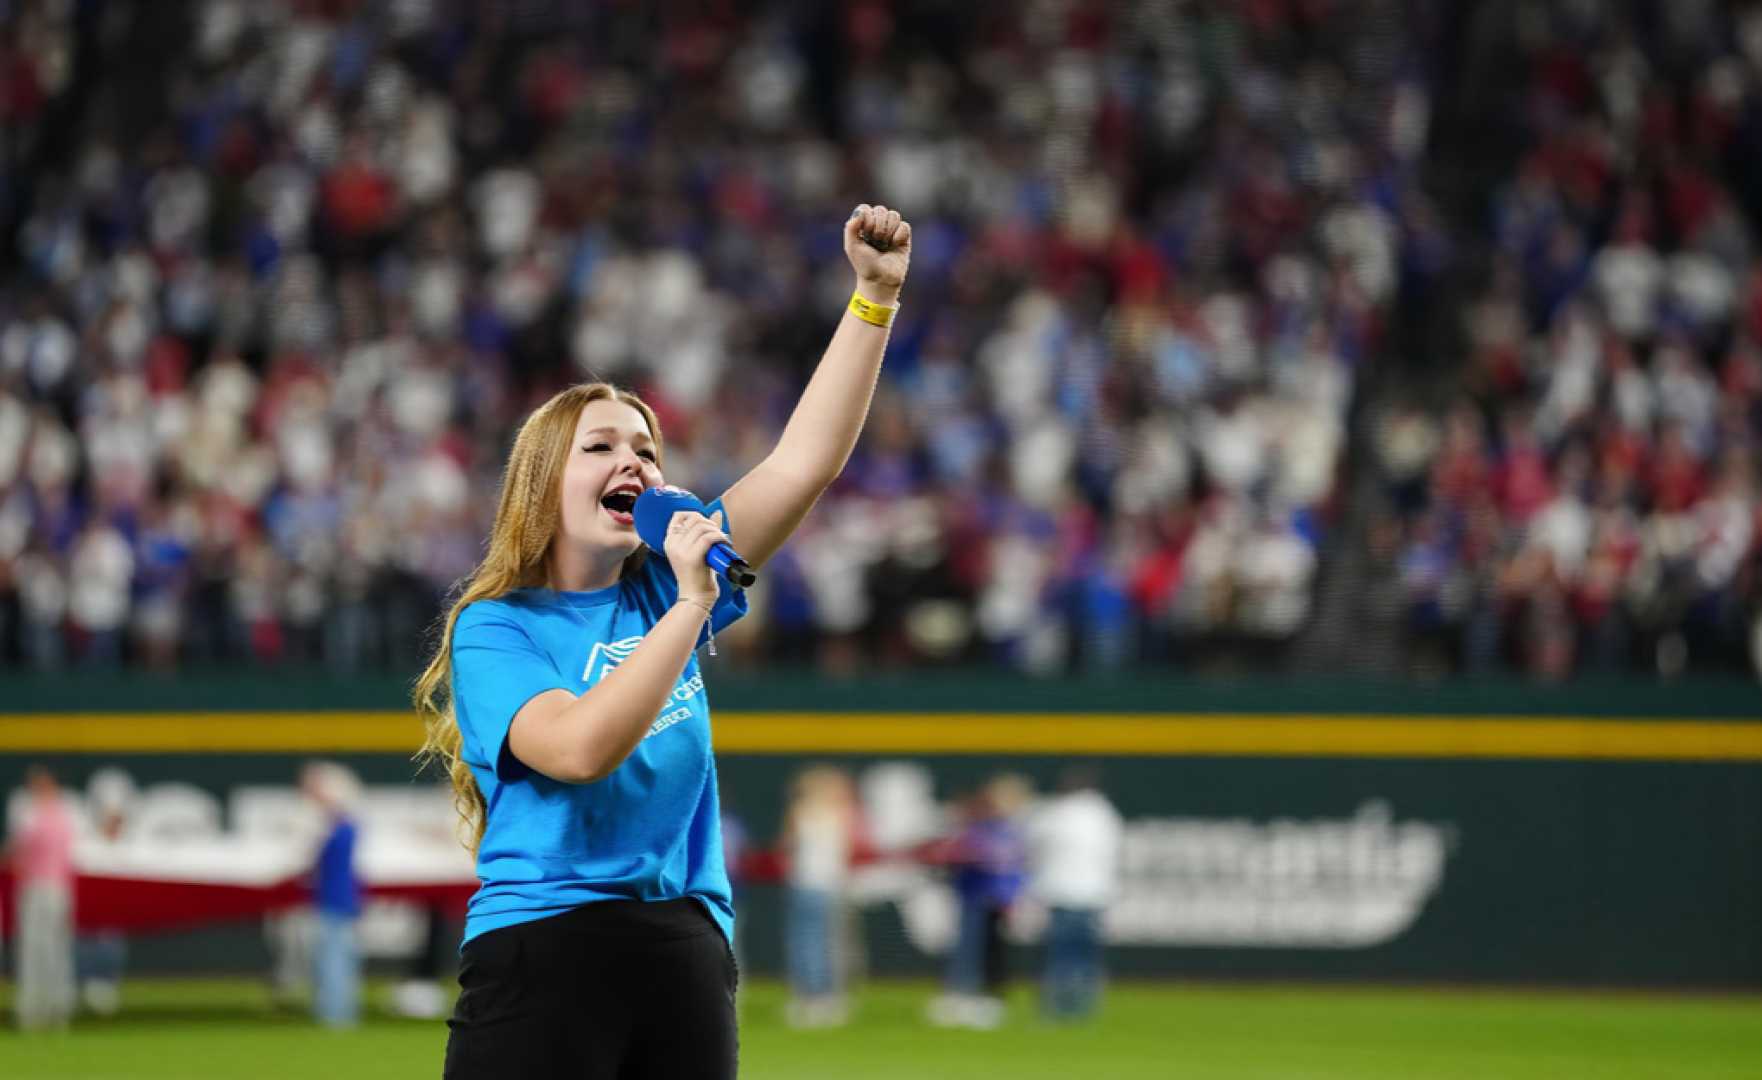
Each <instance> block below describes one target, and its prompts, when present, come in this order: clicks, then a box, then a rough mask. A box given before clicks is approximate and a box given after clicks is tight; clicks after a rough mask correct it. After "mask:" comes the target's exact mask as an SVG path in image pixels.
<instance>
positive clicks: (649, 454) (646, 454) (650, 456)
mask: <svg viewBox="0 0 1762 1080" xmlns="http://www.w3.org/2000/svg"><path fill="white" fill-rule="evenodd" d="M636 456H637V457H639V458H644V459H646V460H647V461H649V462H650V463H651V464H652V463H653V462H654V461H655V452H654V451H653V450H638V451H637V452H636Z"/></svg>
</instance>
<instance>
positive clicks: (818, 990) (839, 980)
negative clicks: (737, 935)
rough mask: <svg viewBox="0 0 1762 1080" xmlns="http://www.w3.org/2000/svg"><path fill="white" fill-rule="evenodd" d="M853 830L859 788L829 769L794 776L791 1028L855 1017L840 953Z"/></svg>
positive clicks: (788, 850)
mask: <svg viewBox="0 0 1762 1080" xmlns="http://www.w3.org/2000/svg"><path fill="white" fill-rule="evenodd" d="M855 828H856V799H855V786H854V785H853V783H852V782H851V778H850V775H849V774H848V773H846V772H845V771H844V770H842V769H838V768H834V767H832V766H828V765H820V766H815V767H813V768H810V769H807V770H805V771H803V772H802V774H801V775H800V776H798V777H796V780H795V785H794V790H793V792H792V794H791V797H790V802H789V809H788V811H787V812H786V814H785V816H784V819H783V849H784V853H785V858H786V859H787V865H788V878H787V880H788V887H789V897H788V901H787V909H786V910H787V914H786V918H787V919H788V928H787V931H786V935H785V953H786V960H787V964H786V966H787V968H788V971H789V992H790V997H789V1002H788V1004H787V1005H786V1010H787V1011H786V1013H785V1018H786V1019H787V1021H788V1022H789V1025H790V1026H791V1027H836V1026H839V1025H841V1024H843V1023H845V1022H846V1021H847V1020H848V1019H849V1018H850V1005H849V1001H848V1000H847V998H846V996H845V995H846V985H845V980H846V976H847V974H848V973H847V972H846V971H845V964H844V963H843V961H842V959H841V957H840V951H841V950H840V949H839V948H838V947H837V941H838V938H839V935H840V934H841V932H842V927H843V925H844V907H845V897H844V891H845V887H846V884H847V881H848V878H849V875H850V862H851V851H852V840H853V832H854V830H855Z"/></svg>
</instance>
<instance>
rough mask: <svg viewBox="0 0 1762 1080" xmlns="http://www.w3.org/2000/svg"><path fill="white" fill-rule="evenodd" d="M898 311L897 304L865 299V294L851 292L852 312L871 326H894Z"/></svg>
mask: <svg viewBox="0 0 1762 1080" xmlns="http://www.w3.org/2000/svg"><path fill="white" fill-rule="evenodd" d="M898 311H899V305H897V304H895V305H893V306H892V307H889V306H887V305H885V304H877V303H875V302H874V301H873V300H865V299H863V294H862V293H860V292H853V293H851V294H850V313H851V314H852V315H855V316H856V317H857V318H859V319H861V320H863V321H864V322H866V323H868V324H869V325H871V326H892V325H893V316H894V314H895V313H896V312H898Z"/></svg>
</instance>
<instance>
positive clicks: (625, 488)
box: [413, 204, 911, 1080]
mask: <svg viewBox="0 0 1762 1080" xmlns="http://www.w3.org/2000/svg"><path fill="white" fill-rule="evenodd" d="M844 251H845V256H846V258H847V259H848V260H849V262H850V265H851V268H852V269H853V270H854V271H855V273H856V289H855V292H854V294H853V296H852V298H851V301H850V305H849V308H848V310H847V312H846V314H845V315H844V317H843V319H842V320H841V321H840V323H839V325H838V329H837V330H836V332H835V333H834V334H833V337H832V341H831V343H830V344H829V345H828V346H827V349H826V353H825V355H824V356H823V357H822V358H821V360H820V363H819V365H818V366H817V367H816V368H815V371H814V374H813V376H812V377H811V378H810V379H809V381H808V385H807V387H806V389H805V390H804V391H803V393H802V396H801V400H800V401H799V403H798V404H797V405H796V408H795V410H794V412H793V413H792V414H791V416H790V418H789V422H788V423H787V424H786V425H785V427H784V430H783V433H782V435H781V436H780V437H779V439H778V443H777V446H776V448H775V449H774V450H773V451H772V452H771V453H770V454H769V455H768V456H767V457H766V458H765V459H764V460H763V461H761V462H760V463H759V464H758V465H756V466H754V467H753V469H752V470H751V471H750V472H748V473H747V474H746V475H745V476H744V477H742V478H741V479H740V480H739V481H738V482H736V483H735V484H734V486H732V487H731V488H729V489H728V491H727V492H726V493H724V494H723V495H722V497H721V498H719V499H716V500H715V501H713V502H711V503H710V504H709V505H708V507H706V513H704V514H695V513H679V514H675V515H674V516H673V518H672V519H671V522H670V525H669V528H668V532H667V537H666V541H665V544H664V556H665V557H664V558H660V557H656V556H655V555H653V554H651V553H649V552H647V551H645V550H644V549H643V548H642V545H641V542H640V541H639V540H638V538H637V534H636V529H635V520H634V516H633V513H632V510H633V507H634V503H635V499H636V496H637V495H638V494H639V493H641V492H642V491H643V490H644V489H646V488H650V487H654V486H658V485H660V484H662V483H663V482H664V481H663V478H662V471H661V470H662V461H663V446H662V437H661V429H660V423H659V421H658V419H657V418H656V416H655V413H654V411H653V410H652V409H650V408H649V406H648V405H647V404H645V403H644V402H643V401H642V400H641V399H640V398H638V397H636V396H635V395H634V394H631V393H629V392H626V391H623V390H620V389H618V388H616V387H614V386H611V385H609V384H606V383H589V384H583V385H579V386H573V387H569V388H568V389H565V390H563V391H561V392H559V393H557V394H556V395H554V396H553V397H552V398H551V399H550V400H549V401H547V402H545V403H544V404H543V405H541V406H539V408H537V409H536V410H534V411H533V413H532V414H531V415H530V416H529V417H527V419H526V421H525V422H524V423H523V424H522V425H521V427H520V431H519V433H518V434H517V435H516V437H515V440H514V445H513V448H512V449H511V450H510V451H509V455H508V463H507V468H506V470H505V471H504V473H503V478H502V490H501V497H500V502H499V504H498V506H497V509H496V516H495V521H494V524H493V525H492V526H491V531H490V536H489V541H488V544H487V545H486V550H485V554H484V557H483V560H482V562H481V563H479V564H478V566H477V568H476V569H475V570H474V571H472V573H471V574H470V575H469V576H468V577H467V578H466V579H465V580H464V581H463V582H462V583H461V585H460V588H459V592H458V596H457V598H456V600H455V601H454V603H453V605H452V607H451V609H450V610H449V611H448V612H447V616H446V620H445V625H444V629H443V631H442V634H441V637H440V641H439V643H438V648H437V649H436V651H435V654H434V657H433V659H432V661H431V662H430V664H429V666H428V668H427V670H425V671H424V672H423V673H422V675H421V676H420V677H419V678H418V679H417V682H416V688H415V693H414V695H413V697H414V702H415V705H416V708H417V711H418V713H419V714H420V715H421V716H422V717H423V720H424V723H425V725H426V728H427V741H426V742H425V744H424V747H423V749H424V753H425V755H426V757H427V759H428V760H431V761H437V762H439V763H441V764H443V765H445V766H446V769H447V771H448V775H449V776H450V778H451V780H452V783H453V789H454V794H455V798H456V802H457V805H458V807H459V809H460V813H461V816H462V817H463V819H464V821H465V823H466V826H467V828H468V829H469V831H470V834H471V838H472V843H473V846H474V849H475V851H476V853H477V874H478V878H479V880H480V882H481V885H480V887H479V889H478V891H477V893H476V894H475V895H474V896H473V898H472V901H471V905H470V909H469V911H468V914H467V916H466V925H465V936H464V942H463V943H462V945H461V948H460V953H461V965H460V972H459V985H460V988H461V994H460V996H459V1000H458V1003H457V1005H456V1006H455V1009H454V1013H453V1017H452V1019H451V1020H450V1021H448V1026H449V1028H450V1029H451V1035H450V1037H449V1039H448V1042H447V1056H446V1065H445V1075H446V1076H447V1077H450V1078H463V1077H502V1076H522V1077H544V1076H570V1077H589V1078H599V1077H604V1078H608V1080H610V1078H613V1077H628V1076H665V1077H668V1078H669V1080H696V1078H704V1080H720V1078H725V1077H733V1076H734V1075H735V1074H736V1072H737V1070H738V1055H737V1049H736V1047H737V1042H738V1039H737V1032H736V1019H735V1010H734V992H735V981H736V973H735V965H734V961H733V957H732V954H731V952H730V950H729V944H728V943H729V941H730V939H731V938H732V935H733V930H734V905H733V899H732V896H731V895H730V890H729V883H728V872H727V867H726V865H725V857H724V852H723V849H722V833H721V823H720V813H719V807H718V805H717V788H716V768H715V757H714V754H713V750H712V744H711V723H710V711H709V699H708V696H707V694H706V692H705V688H704V679H703V674H702V672H701V671H700V670H699V668H698V662H697V657H696V650H697V648H698V647H699V646H700V645H702V644H704V643H705V642H707V641H713V635H714V633H715V632H716V631H717V630H719V629H721V628H722V627H724V626H726V625H728V624H729V623H731V622H733V621H734V620H735V619H737V618H739V617H740V616H741V615H742V614H744V613H745V611H746V600H745V597H744V595H743V594H741V593H740V592H738V591H737V590H734V589H733V588H732V587H731V586H728V585H727V584H726V583H724V582H723V581H721V579H720V578H719V577H718V576H717V575H716V574H714V573H713V572H712V571H711V570H710V569H709V567H708V566H707V565H706V564H705V562H704V559H705V555H706V553H707V552H708V550H709V548H710V546H711V545H712V544H714V543H716V542H717V541H722V540H727V541H729V542H731V543H732V544H733V546H734V548H735V550H737V551H739V552H740V553H741V554H742V555H743V556H745V558H746V560H747V562H748V563H749V564H751V565H753V566H755V567H756V566H761V565H762V564H763V563H764V562H765V561H766V560H768V559H769V558H770V557H771V556H772V555H773V554H775V552H776V551H777V549H778V548H779V547H781V546H782V544H783V542H784V541H785V540H787V539H788V537H789V535H790V533H792V532H793V531H794V530H795V528H796V526H797V525H799V524H800V523H801V520H802V518H803V517H805V516H806V514H807V512H808V511H809V509H811V508H812V506H813V504H814V502H815V501H816V500H817V499H818V498H819V496H820V493H821V492H822V491H824V490H825V489H826V488H827V487H828V486H829V485H830V484H831V483H832V481H833V479H835V478H836V477H837V476H838V474H839V472H840V471H841V470H842V469H843V468H844V464H845V462H846V460H848V458H849V457H850V452H851V450H852V448H853V447H854V446H855V444H856V440H857V436H858V434H859V433H860V432H861V430H862V426H863V421H864V419H865V418H866V416H867V415H868V408H869V400H870V397H871V396H872V394H873V392H874V387H875V381H876V379H877V377H878V375H879V373H880V368H881V358H882V354H883V352H884V351H885V349H886V345H887V337H888V327H889V326H890V325H891V323H892V319H893V314H894V312H895V311H896V310H897V306H896V305H897V301H898V298H899V290H900V287H901V285H902V284H903V283H904V280H905V273H906V268H907V265H908V262H909V260H910V256H911V226H910V225H908V224H907V223H905V222H904V221H902V220H900V216H899V214H898V212H897V211H890V210H888V209H887V208H886V207H881V206H874V207H871V206H869V205H867V204H865V205H862V206H859V207H857V209H856V211H855V212H853V213H852V214H851V216H850V218H849V219H848V220H847V221H846V222H845V225H844Z"/></svg>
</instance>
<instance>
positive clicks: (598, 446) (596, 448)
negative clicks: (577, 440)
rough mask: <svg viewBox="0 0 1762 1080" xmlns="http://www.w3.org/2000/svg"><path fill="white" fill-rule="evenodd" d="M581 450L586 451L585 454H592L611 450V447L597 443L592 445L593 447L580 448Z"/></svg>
mask: <svg viewBox="0 0 1762 1080" xmlns="http://www.w3.org/2000/svg"><path fill="white" fill-rule="evenodd" d="M582 449H583V450H586V451H587V452H588V453H594V452H596V451H599V450H610V449H611V447H610V446H607V445H606V444H605V443H603V442H597V443H594V444H593V445H591V446H584V447H582Z"/></svg>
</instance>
